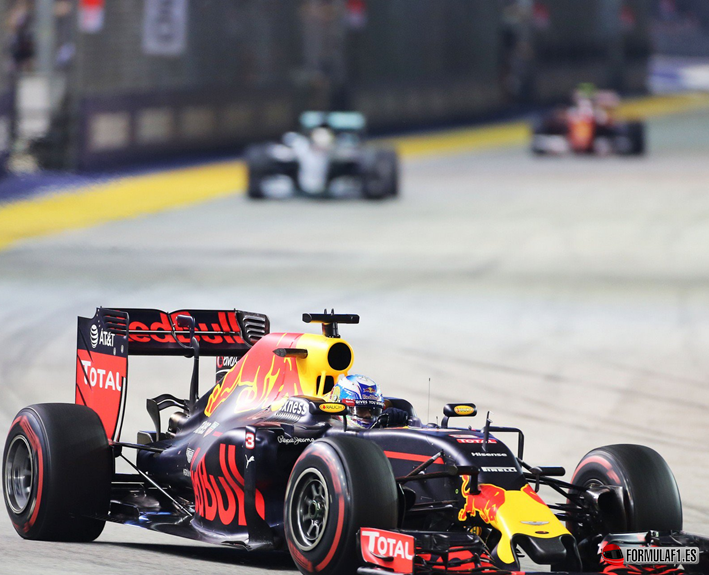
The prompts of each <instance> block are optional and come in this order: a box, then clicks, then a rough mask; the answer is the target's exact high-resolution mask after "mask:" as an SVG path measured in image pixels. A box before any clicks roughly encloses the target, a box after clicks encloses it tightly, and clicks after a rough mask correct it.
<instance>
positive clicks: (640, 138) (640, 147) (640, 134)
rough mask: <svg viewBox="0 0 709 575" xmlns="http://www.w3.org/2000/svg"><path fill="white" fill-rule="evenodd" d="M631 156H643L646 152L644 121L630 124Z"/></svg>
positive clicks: (629, 150) (629, 152) (629, 153)
mask: <svg viewBox="0 0 709 575" xmlns="http://www.w3.org/2000/svg"><path fill="white" fill-rule="evenodd" d="M628 140H629V141H630V148H629V149H628V152H627V154H628V155H629V156H642V155H643V154H645V125H644V124H643V123H642V122H630V123H629V124H628Z"/></svg>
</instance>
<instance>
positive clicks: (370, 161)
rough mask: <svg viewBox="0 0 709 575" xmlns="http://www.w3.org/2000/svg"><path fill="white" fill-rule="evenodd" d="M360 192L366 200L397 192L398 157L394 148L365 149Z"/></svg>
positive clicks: (394, 194) (392, 195) (392, 194)
mask: <svg viewBox="0 0 709 575" xmlns="http://www.w3.org/2000/svg"><path fill="white" fill-rule="evenodd" d="M362 173H363V176H362V193H363V195H364V197H365V198H366V199H368V200H381V199H384V198H388V197H391V198H394V197H396V196H397V195H398V194H399V157H398V156H397V154H396V151H395V150H367V152H366V153H365V154H364V157H363V159H362Z"/></svg>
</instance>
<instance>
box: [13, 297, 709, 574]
mask: <svg viewBox="0 0 709 575" xmlns="http://www.w3.org/2000/svg"><path fill="white" fill-rule="evenodd" d="M303 319H304V321H306V322H308V323H319V324H322V334H319V333H318V334H314V333H270V322H269V320H268V318H267V317H266V316H265V315H263V314H258V313H250V312H244V311H238V310H222V311H220V310H180V311H176V312H172V313H166V312H162V311H159V310H151V309H126V308H122V309H107V308H99V309H98V310H97V311H96V314H95V315H94V317H92V318H79V324H78V349H77V356H76V382H75V403H74V404H38V405H32V406H29V407H27V408H25V409H23V410H21V411H20V412H19V414H18V415H17V417H16V418H15V420H14V421H13V423H12V425H11V428H10V431H9V434H8V437H7V441H6V444H5V449H4V454H3V488H4V497H5V504H6V507H7V511H8V514H9V516H10V519H11V521H12V524H13V526H14V528H15V530H16V531H17V533H18V534H19V535H20V536H21V537H23V538H25V539H34V540H49V541H91V540H94V539H96V538H97V537H98V536H99V535H100V534H101V531H102V529H103V527H104V524H105V522H106V521H112V522H116V523H124V524H126V525H134V526H137V527H143V528H147V529H152V530H155V531H159V532H163V533H168V534H172V535H177V536H181V537H187V538H190V539H195V540H200V541H205V542H210V543H216V544H223V545H228V546H232V547H236V548H239V549H245V550H273V551H278V550H287V551H288V552H290V555H291V556H292V558H293V560H294V562H295V564H296V565H297V567H298V569H299V570H300V571H301V572H302V573H303V574H306V575H315V574H323V575H330V574H332V575H335V574H338V575H339V574H345V575H347V574H351V575H353V574H355V573H358V574H360V575H384V574H392V573H402V574H409V575H411V574H429V573H430V574H433V573H493V574H494V573H509V572H517V571H520V569H521V566H520V560H521V559H522V558H523V557H526V559H525V561H528V562H531V563H532V564H536V565H539V566H541V567H540V568H539V569H546V570H549V569H551V570H552V571H556V572H564V573H579V572H615V573H624V574H625V573H643V572H652V573H675V572H679V571H681V569H682V568H685V569H686V570H687V571H695V572H703V573H707V572H709V571H708V570H707V553H708V552H709V540H707V539H704V538H702V537H699V536H695V535H691V534H688V533H685V532H684V531H682V507H681V503H680V497H679V493H678V490H677V485H676V483H675V480H674V477H673V475H672V472H671V471H670V469H669V468H668V466H667V464H666V463H665V461H664V460H663V459H662V457H661V456H660V455H659V454H658V453H657V452H655V451H653V450H652V449H649V448H647V447H642V446H638V445H609V446H606V447H600V448H598V449H594V450H593V451H591V452H590V453H588V454H586V455H585V456H584V457H583V458H582V459H581V462H580V463H579V465H578V467H577V468H576V470H575V471H574V473H573V474H572V477H571V479H570V481H568V482H567V481H563V480H562V479H560V477H562V476H564V475H565V471H564V469H562V468H560V467H540V466H535V465H533V464H531V463H528V462H526V461H525V459H524V435H523V433H522V431H521V430H519V429H517V428H515V427H502V426H497V425H493V424H492V423H491V421H490V420H489V417H488V418H487V420H486V421H485V422H484V424H483V425H482V426H479V427H478V428H473V427H471V426H468V425H467V423H468V421H469V420H466V419H465V418H470V417H473V416H475V415H476V412H477V409H476V407H475V405H474V404H472V403H469V402H461V403H452V404H448V405H446V406H445V407H444V409H443V418H442V420H441V422H440V424H433V423H428V424H424V423H422V422H421V420H420V419H419V417H418V416H417V415H416V412H415V411H414V409H413V407H412V405H411V404H410V403H409V402H408V401H407V400H406V399H402V398H395V397H387V398H385V402H386V404H387V405H389V406H391V407H394V408H396V409H397V410H400V411H403V412H405V413H406V418H407V419H408V421H407V422H406V425H403V426H397V427H392V426H390V425H389V422H388V421H387V420H386V418H385V416H384V415H385V414H384V415H382V416H380V418H379V419H377V420H376V421H375V422H374V424H373V425H372V426H371V428H369V429H352V427H351V425H348V418H347V416H348V414H349V413H350V410H351V409H352V405H350V404H348V403H346V402H344V401H343V402H338V401H330V400H328V398H327V395H328V392H329V391H330V390H331V389H332V388H333V386H334V385H335V382H336V381H337V378H338V377H339V376H340V375H342V374H347V373H348V371H349V370H350V369H351V367H352V364H353V359H354V354H353V350H352V348H351V346H350V344H349V343H347V341H345V340H344V339H342V338H341V337H340V336H339V327H338V324H354V323H358V321H359V317H358V316H356V315H347V314H334V313H322V314H305V315H304V316H303ZM132 355H175V356H180V355H182V356H186V357H189V358H192V361H193V373H192V378H191V381H190V384H189V388H188V389H186V391H187V394H186V397H185V396H184V395H182V396H180V395H173V394H172V393H164V394H162V395H158V396H157V397H153V398H149V399H148V400H147V410H148V413H149V415H150V417H151V419H152V422H153V427H154V428H153V429H151V430H147V431H140V432H138V436H137V439H136V441H135V442H130V441H126V440H124V439H122V438H121V427H122V419H123V412H124V409H125V398H126V393H127V390H128V379H127V375H128V359H129V357H130V356H132ZM204 356H216V358H217V360H216V384H215V385H214V386H210V389H207V390H204V392H202V390H201V389H200V384H199V360H200V357H204ZM185 387H187V386H185ZM170 391H172V390H170ZM166 412H167V413H168V414H169V417H168V418H167V422H165V418H164V417H163V415H164V414H166ZM462 422H465V423H464V424H461V423H462ZM504 438H511V440H512V441H511V443H510V444H509V445H508V443H507V442H506V441H505V440H504ZM119 459H120V460H121V461H124V462H126V464H127V465H128V466H129V467H127V468H126V469H130V470H132V471H131V472H130V473H124V472H117V471H116V461H117V460H119ZM540 487H545V488H551V490H553V492H555V493H556V494H557V495H558V499H559V501H558V502H555V503H552V502H547V501H545V500H544V499H542V497H541V496H540V493H539V491H540ZM638 557H639V558H640V560H643V559H644V560H645V562H646V563H650V564H651V565H652V566H651V567H642V566H638V567H633V566H632V565H630V564H629V562H630V561H631V560H632V559H633V558H635V559H638ZM626 559H627V561H626ZM535 570H536V569H532V570H531V571H535Z"/></svg>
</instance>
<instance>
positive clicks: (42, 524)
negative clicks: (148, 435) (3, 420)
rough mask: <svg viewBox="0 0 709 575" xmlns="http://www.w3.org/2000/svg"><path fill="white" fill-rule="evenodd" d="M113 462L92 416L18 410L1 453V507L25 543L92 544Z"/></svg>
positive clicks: (59, 407)
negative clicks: (33, 540) (37, 541)
mask: <svg viewBox="0 0 709 575" xmlns="http://www.w3.org/2000/svg"><path fill="white" fill-rule="evenodd" d="M113 465H114V459H113V454H112V452H111V449H110V447H109V445H108V440H107V439H106V433H105V431H104V429H103V425H102V424H101V420H100V419H99V417H98V415H97V414H96V412H94V411H93V410H92V409H90V408H88V407H85V406H83V405H73V404H63V403H45V404H39V405H31V406H29V407H26V408H25V409H23V410H21V411H20V412H19V413H18V414H17V417H16V418H15V420H14V421H13V422H12V426H11V427H10V433H9V434H8V437H7V442H6V443H5V450H4V453H3V466H2V477H3V492H4V495H5V506H6V507H7V512H8V514H9V515H10V520H11V521H12V525H13V526H14V527H15V531H17V533H18V534H19V535H20V536H21V537H23V538H25V539H35V540H41V541H77V542H81V541H93V540H94V539H96V538H97V537H98V536H99V535H100V534H101V532H102V531H103V527H104V524H105V521H104V520H102V519H97V518H96V517H103V516H105V515H106V514H107V513H108V506H109V501H110V494H111V479H112V477H113Z"/></svg>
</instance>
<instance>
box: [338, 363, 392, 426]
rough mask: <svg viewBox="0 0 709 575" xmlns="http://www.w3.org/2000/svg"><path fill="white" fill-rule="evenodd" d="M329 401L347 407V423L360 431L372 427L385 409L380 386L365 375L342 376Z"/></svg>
mask: <svg viewBox="0 0 709 575" xmlns="http://www.w3.org/2000/svg"><path fill="white" fill-rule="evenodd" d="M328 399H329V400H330V401H339V402H340V403H344V404H345V405H347V406H348V407H349V408H350V415H348V416H347V421H348V423H350V424H351V425H352V426H354V427H355V428H359V429H369V428H370V427H372V424H373V423H374V422H375V421H376V419H377V418H378V417H379V416H380V415H381V413H382V408H383V407H384V399H383V398H382V394H381V392H380V391H379V386H378V385H377V384H376V383H375V382H374V381H373V380H371V379H370V378H368V377H367V376H365V375H347V376H346V375H344V374H343V375H340V377H339V378H338V380H337V384H336V385H335V387H333V388H332V391H331V392H330V394H329V397H328Z"/></svg>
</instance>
